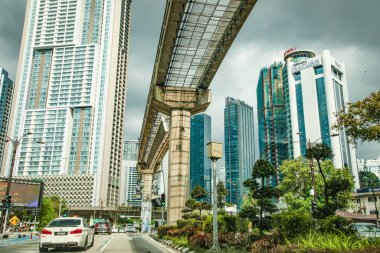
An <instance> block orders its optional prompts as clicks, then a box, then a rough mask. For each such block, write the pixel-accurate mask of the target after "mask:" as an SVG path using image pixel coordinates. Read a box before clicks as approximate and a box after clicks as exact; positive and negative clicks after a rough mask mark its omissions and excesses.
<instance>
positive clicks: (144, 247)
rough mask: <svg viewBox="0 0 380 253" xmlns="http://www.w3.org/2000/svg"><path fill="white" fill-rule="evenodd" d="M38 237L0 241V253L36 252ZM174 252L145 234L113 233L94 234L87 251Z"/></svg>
mask: <svg viewBox="0 0 380 253" xmlns="http://www.w3.org/2000/svg"><path fill="white" fill-rule="evenodd" d="M38 242H39V241H38V239H28V238H22V239H8V240H1V241H0V252H1V253H38V252H39V251H38ZM49 252H84V251H80V250H77V249H67V250H66V249H59V250H53V249H50V250H49ZM98 252H101V253H119V252H120V253H121V252H123V253H129V252H133V253H175V252H176V251H174V250H172V249H170V248H168V247H167V246H164V245H161V244H159V243H158V242H156V241H154V240H153V239H152V238H150V237H149V236H148V235H146V234H139V233H137V234H129V233H127V234H125V233H113V234H112V235H95V243H94V246H93V247H92V248H89V249H88V250H87V253H98Z"/></svg>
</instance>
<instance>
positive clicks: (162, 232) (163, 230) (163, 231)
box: [157, 225, 176, 238]
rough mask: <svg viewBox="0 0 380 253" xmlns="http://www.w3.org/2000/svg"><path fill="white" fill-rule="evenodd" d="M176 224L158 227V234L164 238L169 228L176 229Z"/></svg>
mask: <svg viewBox="0 0 380 253" xmlns="http://www.w3.org/2000/svg"><path fill="white" fill-rule="evenodd" d="M175 228H176V226H174V225H165V226H160V227H158V228H157V236H158V238H162V237H163V236H165V235H167V233H168V231H169V230H172V229H175Z"/></svg>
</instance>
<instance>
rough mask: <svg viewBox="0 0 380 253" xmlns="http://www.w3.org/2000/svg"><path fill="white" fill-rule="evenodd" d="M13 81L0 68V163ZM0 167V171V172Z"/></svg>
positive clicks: (9, 110) (2, 155)
mask: <svg viewBox="0 0 380 253" xmlns="http://www.w3.org/2000/svg"><path fill="white" fill-rule="evenodd" d="M12 96H13V81H12V80H11V79H10V78H9V77H8V72H7V71H6V70H5V69H3V68H0V165H1V162H2V161H3V158H4V147H5V142H4V140H5V138H6V136H7V131H8V123H9V115H10V112H11V106H12ZM1 170H2V169H1V168H0V173H1Z"/></svg>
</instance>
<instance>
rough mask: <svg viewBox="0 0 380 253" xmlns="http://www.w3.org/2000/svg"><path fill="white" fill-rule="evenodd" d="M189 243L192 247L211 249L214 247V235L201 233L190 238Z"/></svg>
mask: <svg viewBox="0 0 380 253" xmlns="http://www.w3.org/2000/svg"><path fill="white" fill-rule="evenodd" d="M189 243H190V245H191V246H192V247H199V248H204V249H209V248H210V247H211V245H212V234H210V233H204V232H201V233H199V234H195V235H193V236H191V237H190V240H189Z"/></svg>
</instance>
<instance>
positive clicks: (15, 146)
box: [2, 132, 32, 235]
mask: <svg viewBox="0 0 380 253" xmlns="http://www.w3.org/2000/svg"><path fill="white" fill-rule="evenodd" d="M31 134H32V133H31V132H28V133H26V134H24V135H23V136H21V137H20V138H18V139H14V140H13V139H11V138H9V137H8V136H6V140H5V142H8V141H10V142H11V143H12V146H13V151H12V162H11V168H10V170H9V175H8V180H7V189H6V191H5V199H6V200H10V199H11V196H10V189H11V183H12V177H13V168H14V166H15V161H16V154H17V149H18V147H19V144H20V141H21V139H22V138H24V137H25V136H27V135H31ZM10 208H11V203H8V204H7V206H6V211H5V215H4V223H3V229H2V234H3V235H4V233H5V229H6V225H7V220H8V218H9V213H10Z"/></svg>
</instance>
